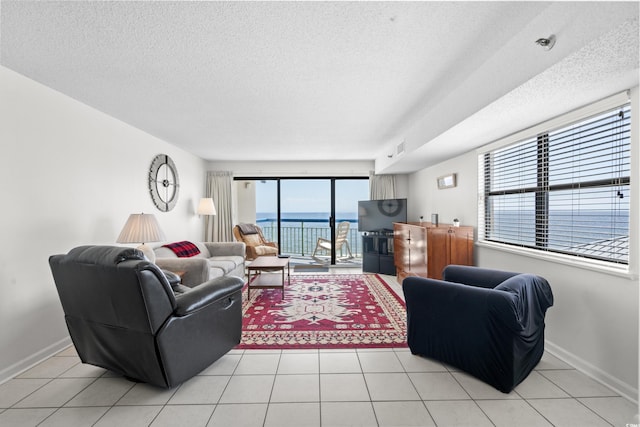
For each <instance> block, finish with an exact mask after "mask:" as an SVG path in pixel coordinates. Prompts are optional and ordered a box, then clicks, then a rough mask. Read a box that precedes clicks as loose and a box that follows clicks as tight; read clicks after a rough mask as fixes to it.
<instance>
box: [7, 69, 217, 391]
mask: <svg viewBox="0 0 640 427" xmlns="http://www.w3.org/2000/svg"><path fill="white" fill-rule="evenodd" d="M0 143H1V144H2V154H1V155H0V166H1V167H0V182H2V183H3V188H2V193H1V194H2V196H3V199H2V211H1V212H2V213H1V214H0V215H1V219H0V236H1V241H2V245H0V290H1V292H2V298H0V324H1V325H2V327H1V328H0V349H1V350H0V382H2V381H3V380H5V379H7V378H8V377H10V376H12V375H14V374H15V373H17V372H19V371H21V370H23V369H24V368H26V367H28V366H29V365H31V364H33V363H35V362H37V361H38V360H39V359H41V358H43V357H46V356H48V355H49V354H50V353H51V352H53V351H55V350H57V349H59V348H60V346H62V345H64V344H65V343H68V342H69V341H68V334H67V330H66V326H65V323H64V319H63V313H62V310H61V306H60V302H59V300H58V295H57V293H56V289H55V285H54V283H53V279H52V277H51V272H50V270H49V265H48V261H47V260H48V257H49V256H50V255H52V254H57V253H65V252H67V251H68V250H69V249H71V248H73V247H75V246H78V245H83V244H106V245H115V244H116V243H115V240H116V238H117V236H118V234H119V232H120V230H121V229H122V226H123V225H124V223H125V221H126V219H127V217H128V216H129V214H130V213H138V212H145V213H154V214H155V215H156V217H157V218H158V221H159V223H160V226H161V227H162V229H163V230H164V232H165V234H166V235H167V239H168V240H178V239H191V240H196V239H201V237H202V235H203V230H202V219H201V218H199V217H197V216H196V215H195V213H194V212H195V207H196V204H197V202H198V200H199V198H200V197H202V196H203V192H204V177H205V170H206V169H205V162H204V161H203V160H201V159H199V158H197V157H195V156H193V155H191V154H188V153H186V152H184V151H183V150H181V149H178V148H176V147H175V146H172V145H170V144H168V143H166V142H163V141H161V140H159V139H157V138H154V137H152V136H150V135H148V134H146V133H144V132H142V131H140V130H137V129H135V128H133V127H131V126H129V125H126V124H124V123H122V122H120V121H118V120H115V119H113V118H112V117H109V116H107V115H105V114H103V113H101V112H99V111H96V110H94V109H92V108H90V107H88V106H86V105H84V104H82V103H79V102H77V101H75V100H73V99H71V98H69V97H66V96H64V95H62V94H60V93H58V92H56V91H53V90H51V89H49V88H46V87H44V86H42V85H40V84H38V83H36V82H34V81H31V80H29V79H27V78H25V77H23V76H21V75H19V74H16V73H14V72H13V71H11V70H8V69H7V68H4V67H0ZM160 153H165V154H168V155H169V156H171V158H172V159H173V160H174V162H175V164H176V166H177V168H178V173H179V176H180V180H181V187H180V196H179V199H178V204H177V206H176V207H175V208H174V209H173V210H172V211H171V212H167V213H163V212H160V211H158V210H157V209H156V208H155V207H154V205H153V203H152V201H151V197H150V195H149V190H148V186H147V174H148V169H149V166H150V164H151V161H152V159H153V157H154V156H155V155H156V154H160Z"/></svg>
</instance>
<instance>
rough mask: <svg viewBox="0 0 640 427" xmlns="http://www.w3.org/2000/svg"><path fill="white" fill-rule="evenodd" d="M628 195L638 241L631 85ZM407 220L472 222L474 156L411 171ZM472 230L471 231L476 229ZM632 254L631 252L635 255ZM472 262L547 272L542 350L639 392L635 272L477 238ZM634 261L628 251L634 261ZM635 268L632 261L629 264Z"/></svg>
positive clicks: (639, 168) (638, 178)
mask: <svg viewBox="0 0 640 427" xmlns="http://www.w3.org/2000/svg"><path fill="white" fill-rule="evenodd" d="M633 94H634V96H633V98H632V99H633V105H632V108H633V109H634V111H635V112H634V113H633V117H634V118H633V121H634V124H633V129H632V144H631V145H632V146H633V147H634V148H633V149H632V150H633V151H632V173H633V176H632V185H635V186H634V188H633V189H632V197H633V198H634V202H633V203H634V204H633V209H635V215H634V217H633V218H632V220H631V221H632V224H631V236H632V239H631V242H632V243H633V242H635V244H636V247H634V248H633V250H634V251H635V253H636V254H637V253H639V252H637V250H638V247H637V246H638V245H640V243H639V242H640V236H639V232H638V224H637V220H638V214H637V212H638V211H639V207H640V203H639V201H638V193H639V189H638V186H637V184H634V183H637V182H640V161H639V157H640V156H639V154H640V153H639V152H638V151H640V150H639V145H638V122H639V120H638V113H637V111H638V109H637V105H638V91H637V88H636V89H634V91H633ZM448 173H457V174H458V186H457V187H455V188H452V189H446V190H438V189H437V184H436V178H437V177H439V176H442V175H446V174H448ZM408 181H409V184H408V186H409V200H410V211H409V216H410V220H414V221H415V220H416V218H418V217H419V216H420V215H424V216H425V220H428V219H429V218H430V215H431V213H438V214H439V215H440V218H441V220H440V221H441V222H443V223H444V222H451V219H452V218H454V217H458V218H459V219H460V221H461V223H462V224H463V225H472V226H474V227H476V230H477V227H478V219H477V212H478V209H477V206H478V205H477V199H478V188H477V187H478V160H477V155H476V152H475V151H473V152H469V153H466V154H464V155H461V156H459V157H456V158H454V159H450V160H447V161H446V162H442V163H440V164H438V165H435V166H432V167H429V168H426V169H423V170H421V171H418V172H415V173H413V174H411V175H409V179H408ZM476 237H477V232H476ZM636 258H637V257H636ZM475 260H476V265H479V266H482V267H489V268H497V269H503V270H510V271H522V272H531V273H535V274H539V275H541V276H543V277H545V278H546V279H547V280H548V281H549V283H550V284H551V287H552V289H553V293H554V298H555V303H554V306H553V307H551V308H550V309H549V311H548V312H547V317H546V324H547V329H546V339H547V346H546V348H547V350H549V351H551V352H553V353H554V354H556V355H557V356H559V357H561V358H562V359H564V360H566V361H568V362H569V363H571V364H572V365H573V366H575V367H577V368H579V369H581V370H583V371H584V372H586V373H588V374H589V375H591V376H592V377H594V378H596V379H598V380H600V381H602V382H604V383H606V384H607V385H609V386H611V387H613V388H615V389H616V390H617V391H619V392H620V393H623V394H624V395H626V396H627V397H629V398H631V399H633V400H635V401H637V400H638V346H639V342H638V334H639V328H638V319H639V317H638V305H639V298H640V295H639V290H638V289H639V286H640V283H639V281H638V277H637V274H630V275H628V276H627V277H624V276H621V275H616V274H608V273H605V272H602V271H594V270H592V269H585V268H581V267H579V266H575V265H568V264H562V263H559V262H557V261H552V260H545V259H542V258H540V257H532V256H527V255H524V254H521V253H514V252H507V251H503V250H496V249H494V248H489V247H485V246H478V245H476V246H475ZM634 261H635V262H637V260H635V259H634V258H632V261H631V262H632V263H633V262H634ZM635 268H637V266H635Z"/></svg>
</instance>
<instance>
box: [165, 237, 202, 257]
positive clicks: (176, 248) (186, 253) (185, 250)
mask: <svg viewBox="0 0 640 427" xmlns="http://www.w3.org/2000/svg"><path fill="white" fill-rule="evenodd" d="M164 247H165V248H169V249H171V250H172V251H173V253H174V254H176V256H178V257H180V258H189V257H192V256H195V255H198V254H199V253H200V249H198V247H197V246H196V245H194V244H193V243H191V242H188V241H186V240H184V241H182V242H176V243H169V244H168V245H164Z"/></svg>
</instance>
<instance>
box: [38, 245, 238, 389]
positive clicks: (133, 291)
mask: <svg viewBox="0 0 640 427" xmlns="http://www.w3.org/2000/svg"><path fill="white" fill-rule="evenodd" d="M49 265H50V267H51V271H52V273H53V278H54V281H55V284H56V288H57V290H58V295H59V297H60V302H61V303H62V308H63V311H64V318H65V321H66V323H67V328H68V330H69V335H70V336H71V340H72V341H73V344H74V346H75V348H76V351H77V352H78V355H79V356H80V359H81V360H82V362H83V363H88V364H91V365H96V366H100V367H102V368H105V369H108V370H110V371H112V372H115V373H117V374H120V375H122V376H124V377H126V378H129V379H131V380H135V381H140V382H145V383H149V384H151V385H154V386H158V387H163V388H172V387H176V386H177V385H179V384H180V383H182V382H184V381H186V380H187V379H189V378H191V377H193V376H194V375H196V374H198V373H199V372H200V371H202V370H203V369H205V368H206V367H208V366H209V365H211V364H212V363H213V362H214V361H216V360H217V359H218V358H220V357H221V356H223V355H224V354H225V353H227V352H228V351H229V350H231V349H232V348H233V347H235V346H236V345H237V344H239V343H240V337H241V334H242V297H241V289H242V285H243V280H242V279H240V278H238V277H233V276H226V277H219V278H216V279H213V280H210V281H208V282H205V283H203V284H201V285H199V286H196V287H194V288H192V289H191V288H188V287H186V286H182V285H179V284H177V283H173V284H170V282H169V280H168V279H167V277H166V276H165V274H163V272H162V271H161V270H160V269H159V268H158V267H157V266H156V265H155V264H153V263H151V262H149V261H148V260H147V259H146V258H145V257H144V255H143V253H142V252H141V251H140V250H138V249H131V248H123V247H115V246H81V247H77V248H75V249H72V250H71V251H70V252H69V253H68V254H66V255H53V256H51V257H50V258H49ZM178 280H179V279H178ZM174 291H175V294H174Z"/></svg>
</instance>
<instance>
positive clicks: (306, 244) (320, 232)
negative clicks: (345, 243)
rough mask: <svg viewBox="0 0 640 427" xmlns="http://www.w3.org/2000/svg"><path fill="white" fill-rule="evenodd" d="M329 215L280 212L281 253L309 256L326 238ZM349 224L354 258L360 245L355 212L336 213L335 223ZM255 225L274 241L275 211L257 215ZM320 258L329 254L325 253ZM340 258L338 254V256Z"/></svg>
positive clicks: (276, 225) (328, 233) (350, 244)
mask: <svg viewBox="0 0 640 427" xmlns="http://www.w3.org/2000/svg"><path fill="white" fill-rule="evenodd" d="M329 216H330V214H329V213H328V212H283V213H282V218H281V219H282V222H283V224H282V236H281V239H280V244H281V251H282V253H283V254H292V255H294V254H295V255H302V256H310V255H311V254H312V253H313V250H314V248H315V247H316V242H317V241H318V237H322V238H325V239H329V238H330V237H331V236H330V231H331V230H330V228H329ZM341 221H349V222H350V223H351V227H350V229H349V239H348V240H349V246H350V248H351V252H352V253H353V254H354V255H355V254H356V253H358V254H359V253H360V252H361V251H360V247H361V245H362V242H361V238H360V233H358V213H357V212H338V213H336V222H341ZM256 223H257V224H258V225H259V226H260V227H261V228H262V230H263V233H264V235H265V238H266V239H267V240H272V241H277V240H278V239H277V236H276V233H277V232H278V223H277V215H276V213H275V212H257V213H256ZM322 255H328V254H327V253H324V254H322ZM338 256H340V254H338Z"/></svg>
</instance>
